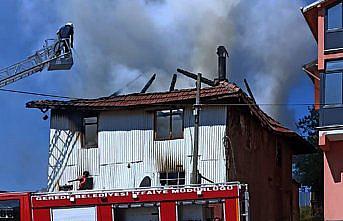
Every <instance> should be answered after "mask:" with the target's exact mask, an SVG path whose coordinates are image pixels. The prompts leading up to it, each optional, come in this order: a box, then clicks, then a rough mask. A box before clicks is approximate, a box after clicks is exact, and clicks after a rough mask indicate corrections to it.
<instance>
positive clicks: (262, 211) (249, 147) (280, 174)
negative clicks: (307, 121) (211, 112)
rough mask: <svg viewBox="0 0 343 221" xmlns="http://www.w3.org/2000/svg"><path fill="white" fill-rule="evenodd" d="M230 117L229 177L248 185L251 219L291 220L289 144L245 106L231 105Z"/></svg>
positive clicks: (290, 161) (290, 158) (262, 220)
mask: <svg viewBox="0 0 343 221" xmlns="http://www.w3.org/2000/svg"><path fill="white" fill-rule="evenodd" d="M229 119H231V121H230V122H229V135H230V140H231V142H230V143H231V149H232V151H233V153H234V159H232V157H231V158H230V161H231V166H230V169H229V170H230V180H239V181H241V182H245V183H247V184H248V185H249V193H250V206H251V211H250V215H251V220H254V221H269V220H273V221H274V220H277V221H281V220H287V221H288V220H292V198H293V197H292V173H291V168H292V166H291V164H292V152H291V147H290V146H288V145H287V143H285V142H286V141H285V140H282V138H280V137H278V136H276V135H275V134H274V133H272V132H271V131H270V130H268V129H266V128H265V127H262V125H261V123H260V122H259V121H258V120H257V119H255V118H254V117H252V115H251V114H250V112H248V111H247V110H245V109H244V108H234V107H231V108H230V109H229ZM229 148H230V147H229ZM230 152H231V150H230V151H229V153H230ZM278 153H279V154H280V155H281V161H279V162H278V160H277V155H278ZM279 159H280V158H279ZM235 168H236V169H235ZM234 170H236V171H234Z"/></svg>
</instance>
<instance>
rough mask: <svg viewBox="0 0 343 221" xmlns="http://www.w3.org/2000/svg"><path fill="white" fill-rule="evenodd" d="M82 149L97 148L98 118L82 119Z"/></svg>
mask: <svg viewBox="0 0 343 221" xmlns="http://www.w3.org/2000/svg"><path fill="white" fill-rule="evenodd" d="M83 132H84V134H83V144H84V145H83V147H84V148H95V147H98V117H85V118H83Z"/></svg>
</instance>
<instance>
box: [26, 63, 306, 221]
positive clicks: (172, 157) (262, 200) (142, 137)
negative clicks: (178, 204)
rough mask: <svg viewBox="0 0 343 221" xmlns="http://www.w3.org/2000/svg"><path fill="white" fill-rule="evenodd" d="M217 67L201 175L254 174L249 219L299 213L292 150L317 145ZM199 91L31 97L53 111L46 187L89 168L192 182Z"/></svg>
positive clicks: (116, 184) (204, 121)
mask: <svg viewBox="0 0 343 221" xmlns="http://www.w3.org/2000/svg"><path fill="white" fill-rule="evenodd" d="M219 63H220V62H219ZM219 69H220V68H219ZM219 72H221V73H220V75H219V78H218V79H217V80H216V81H213V86H206V87H203V88H202V89H201V91H200V103H201V110H200V122H199V153H198V170H199V173H200V174H201V176H200V177H201V178H200V179H199V182H201V183H208V182H215V183H222V182H227V181H239V182H242V183H247V184H248V185H249V193H250V206H251V211H250V214H251V219H252V220H295V219H293V216H295V215H294V214H296V213H297V208H298V202H297V201H296V197H297V196H296V194H292V193H293V192H296V193H297V186H296V185H294V183H293V181H292V156H293V155H294V154H302V153H307V152H309V151H311V148H312V147H311V146H310V145H309V144H308V143H307V142H306V141H305V140H303V139H302V138H301V137H300V136H299V135H298V134H296V133H295V132H293V131H291V130H289V129H287V128H285V127H284V126H282V125H281V124H280V123H278V122H277V121H275V120H274V119H272V118H271V117H269V116H268V115H267V114H265V113H264V112H263V111H262V110H261V109H260V108H259V107H258V106H257V105H256V104H255V103H254V101H253V99H251V98H250V97H249V96H247V95H246V94H245V93H244V92H243V91H242V89H240V88H239V87H238V86H237V85H235V84H233V83H230V82H228V80H227V79H226V75H225V68H224V73H223V70H222V71H219ZM211 84H212V83H211ZM195 99H196V89H195V88H191V89H181V90H174V89H173V88H171V90H170V91H167V92H153V93H133V94H126V95H112V96H108V97H102V98H97V99H76V100H69V101H56V100H40V101H32V102H29V103H27V107H28V108H38V109H41V110H51V116H50V144H49V169H48V191H52V192H55V191H59V189H60V188H61V186H64V185H66V184H69V183H68V181H70V180H73V179H75V178H77V177H78V176H80V175H82V173H83V172H84V171H89V173H90V175H91V177H92V178H93V180H92V182H93V183H92V184H93V188H94V189H113V188H129V187H132V188H134V187H140V186H166V185H185V184H186V185H187V184H190V183H191V182H190V179H191V173H192V153H193V152H192V150H193V142H194V115H193V109H194V103H195ZM72 188H73V189H74V190H76V189H77V188H78V185H77V183H73V187H72Z"/></svg>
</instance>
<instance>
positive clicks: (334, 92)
mask: <svg viewBox="0 0 343 221" xmlns="http://www.w3.org/2000/svg"><path fill="white" fill-rule="evenodd" d="M342 73H343V60H335V61H328V62H326V68H325V74H322V78H324V79H323V83H324V84H322V86H323V87H324V90H322V91H323V92H324V96H323V98H324V102H323V103H324V104H325V105H339V104H342V103H343V74H342Z"/></svg>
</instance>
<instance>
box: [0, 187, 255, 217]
mask: <svg viewBox="0 0 343 221" xmlns="http://www.w3.org/2000/svg"><path fill="white" fill-rule="evenodd" d="M248 205H249V204H248V192H247V185H244V184H240V183H222V184H210V185H190V186H177V187H176V186H169V187H156V188H152V187H151V188H137V189H122V190H118V189H117V190H113V191H110V190H100V191H95V190H92V191H89V190H85V191H77V192H73V191H63V192H57V193H45V192H43V193H9V192H4V193H0V221H137V220H140V221H158V220H161V221H176V220H179V221H181V220H182V221H183V220H184V221H239V220H248V219H249V218H248Z"/></svg>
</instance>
